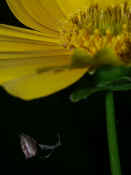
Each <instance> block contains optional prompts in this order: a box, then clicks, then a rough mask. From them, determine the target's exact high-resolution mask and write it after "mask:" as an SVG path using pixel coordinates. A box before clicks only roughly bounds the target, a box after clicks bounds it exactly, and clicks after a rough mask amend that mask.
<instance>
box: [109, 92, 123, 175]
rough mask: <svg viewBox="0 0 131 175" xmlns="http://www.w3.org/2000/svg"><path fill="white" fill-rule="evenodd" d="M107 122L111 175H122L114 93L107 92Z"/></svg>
mask: <svg viewBox="0 0 131 175" xmlns="http://www.w3.org/2000/svg"><path fill="white" fill-rule="evenodd" d="M106 121H107V137H108V146H109V157H110V167H111V173H112V175H121V168H120V159H119V151H118V144H117V134H116V126H115V110H114V101H113V93H112V92H107V95H106Z"/></svg>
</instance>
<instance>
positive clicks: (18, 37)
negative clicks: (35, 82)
mask: <svg viewBox="0 0 131 175" xmlns="http://www.w3.org/2000/svg"><path fill="white" fill-rule="evenodd" d="M68 55H69V53H68V52H67V51H66V50H65V49H64V48H63V47H60V46H59V44H57V40H56V39H54V38H53V39H52V38H50V37H49V36H45V35H43V34H41V33H40V32H36V31H32V30H27V29H20V28H18V27H12V26H7V25H0V84H1V83H3V82H6V81H9V80H12V79H16V78H18V77H21V76H23V75H26V74H30V73H34V72H37V71H38V70H40V69H42V70H43V69H46V70H47V69H51V68H53V69H54V67H59V66H60V67H61V66H69V64H70V61H71V59H70V57H69V56H68Z"/></svg>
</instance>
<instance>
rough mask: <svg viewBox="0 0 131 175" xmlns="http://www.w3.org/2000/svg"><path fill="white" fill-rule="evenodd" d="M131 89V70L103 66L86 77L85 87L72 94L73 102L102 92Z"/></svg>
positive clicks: (80, 86)
mask: <svg viewBox="0 0 131 175" xmlns="http://www.w3.org/2000/svg"><path fill="white" fill-rule="evenodd" d="M130 89H131V68H129V67H122V66H120V67H114V66H103V67H101V68H99V69H97V71H96V72H95V73H94V74H93V75H89V74H88V76H87V77H85V81H84V85H83V84H80V85H79V88H78V89H77V90H75V91H74V92H73V93H72V94H71V101H72V102H78V101H80V100H82V99H85V98H87V97H89V96H90V95H92V94H94V93H96V92H100V91H126V90H130Z"/></svg>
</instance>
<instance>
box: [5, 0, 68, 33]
mask: <svg viewBox="0 0 131 175" xmlns="http://www.w3.org/2000/svg"><path fill="white" fill-rule="evenodd" d="M6 2H7V3H8V5H9V7H10V9H11V10H12V12H13V13H14V15H15V16H16V17H17V18H18V19H19V20H20V21H21V22H22V23H23V24H25V25H26V26H29V27H31V28H33V29H35V30H39V31H41V32H46V33H50V34H52V35H58V34H59V32H58V31H57V29H56V27H57V23H58V22H59V21H60V20H63V19H65V16H64V14H63V12H62V10H61V8H60V7H59V6H58V3H57V1H56V0H44V1H43V0H31V1H28V0H19V1H18V0H6Z"/></svg>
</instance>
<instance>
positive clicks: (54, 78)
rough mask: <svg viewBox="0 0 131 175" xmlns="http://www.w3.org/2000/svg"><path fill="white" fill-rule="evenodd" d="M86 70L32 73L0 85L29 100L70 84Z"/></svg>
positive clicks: (11, 92)
mask: <svg viewBox="0 0 131 175" xmlns="http://www.w3.org/2000/svg"><path fill="white" fill-rule="evenodd" d="M86 71H87V70H85V69H66V70H61V71H48V72H43V73H34V74H31V75H28V76H23V77H21V78H19V79H16V80H12V81H9V82H7V83H3V85H2V86H3V87H4V88H5V89H6V90H7V91H8V92H9V93H10V94H12V95H14V96H16V97H20V98H22V99H25V100H31V99H34V98H39V97H43V96H48V95H50V94H52V93H55V92H57V91H59V90H61V89H63V88H65V87H67V86H69V85H71V84H72V83H74V82H75V81H77V80H78V79H80V77H81V76H82V75H83V74H84V73H85V72H86Z"/></svg>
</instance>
